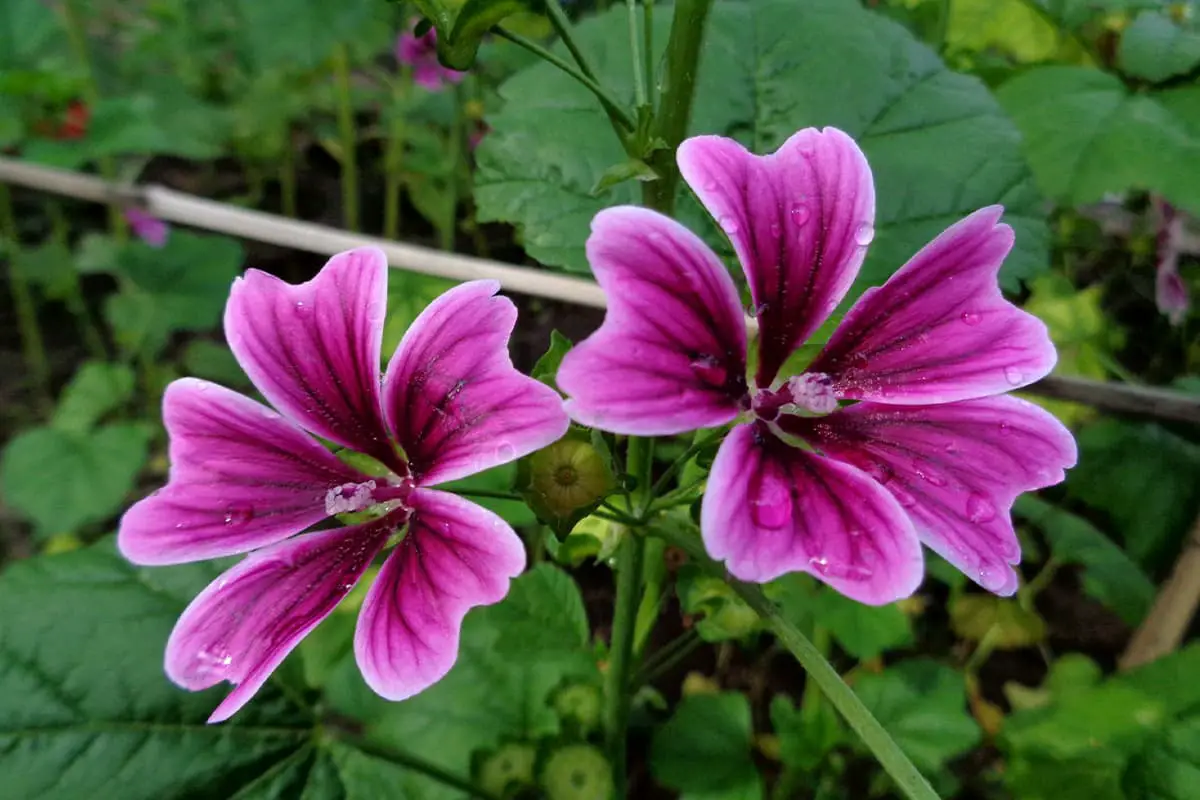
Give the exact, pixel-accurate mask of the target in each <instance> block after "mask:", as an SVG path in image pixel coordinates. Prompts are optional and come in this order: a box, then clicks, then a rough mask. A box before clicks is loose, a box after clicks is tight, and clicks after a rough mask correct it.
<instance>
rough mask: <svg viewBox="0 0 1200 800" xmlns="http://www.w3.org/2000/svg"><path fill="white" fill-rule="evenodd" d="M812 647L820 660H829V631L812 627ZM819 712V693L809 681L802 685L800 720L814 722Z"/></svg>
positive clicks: (818, 626)
mask: <svg viewBox="0 0 1200 800" xmlns="http://www.w3.org/2000/svg"><path fill="white" fill-rule="evenodd" d="M812 643H813V647H815V648H817V652H819V653H820V654H821V657H822V658H829V648H830V646H831V645H832V637H831V636H830V634H829V629H828V628H826V627H824V626H821V625H814V626H813V632H812ZM820 711H821V692H820V689H819V687H818V686H817V684H816V681H809V682H807V683H806V684H805V685H804V695H803V697H802V698H801V699H800V718H801V719H803V720H804V721H805V722H808V723H813V722H816V719H817V714H819V713H820Z"/></svg>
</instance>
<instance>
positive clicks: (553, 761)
mask: <svg viewBox="0 0 1200 800" xmlns="http://www.w3.org/2000/svg"><path fill="white" fill-rule="evenodd" d="M541 785H542V788H543V789H544V790H545V791H546V798H547V800H609V798H610V797H612V795H613V778H612V765H610V764H609V763H608V759H607V758H605V757H604V754H603V753H601V752H600V751H599V750H597V749H596V748H595V747H592V746H591V745H590V744H572V745H567V746H566V747H561V748H559V749H558V750H555V751H554V752H553V753H551V754H550V756H549V758H547V759H546V763H545V765H544V766H543V767H542V779H541Z"/></svg>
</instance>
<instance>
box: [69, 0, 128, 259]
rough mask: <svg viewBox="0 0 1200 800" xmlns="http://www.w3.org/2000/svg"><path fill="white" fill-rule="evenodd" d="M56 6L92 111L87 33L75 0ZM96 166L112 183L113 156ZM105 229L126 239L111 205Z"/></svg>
mask: <svg viewBox="0 0 1200 800" xmlns="http://www.w3.org/2000/svg"><path fill="white" fill-rule="evenodd" d="M59 7H60V8H61V9H62V18H63V26H64V27H65V28H66V29H67V39H68V40H70V43H71V52H72V53H73V54H74V55H75V60H76V61H78V62H79V68H80V69H81V70H83V77H84V81H83V95H84V101H85V102H86V103H87V104H88V107H89V108H90V109H91V110H92V111H93V112H94V111H95V108H96V104H97V103H98V102H99V101H100V87H99V86H98V85H97V84H96V73H95V71H94V70H93V69H92V59H91V56H90V55H88V46H87V32H86V31H85V30H84V26H83V14H82V13H81V10H80V7H79V0H63V3H62V4H61V5H60V6H59ZM97 163H98V164H99V166H100V174H101V176H103V177H104V180H106V181H108V182H109V183H114V182H116V180H117V164H116V162H115V161H114V160H113V157H112V156H101V157H100V158H98V159H97ZM108 227H109V229H110V230H111V231H112V234H113V238H115V239H116V240H117V244H124V243H125V240H126V239H127V238H128V237H129V223H128V221H127V220H126V219H125V216H124V215H123V214H122V213H121V209H120V208H119V207H118V206H117V205H116V204H115V203H109V205H108Z"/></svg>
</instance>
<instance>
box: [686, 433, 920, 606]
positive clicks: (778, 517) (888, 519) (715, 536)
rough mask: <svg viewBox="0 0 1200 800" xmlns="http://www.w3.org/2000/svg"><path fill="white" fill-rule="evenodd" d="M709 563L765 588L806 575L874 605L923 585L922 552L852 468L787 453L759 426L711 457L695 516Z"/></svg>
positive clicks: (902, 520) (893, 510) (896, 512)
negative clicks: (787, 577) (792, 574)
mask: <svg viewBox="0 0 1200 800" xmlns="http://www.w3.org/2000/svg"><path fill="white" fill-rule="evenodd" d="M700 528H701V531H702V532H703V535H704V544H705V547H706V548H707V549H708V552H709V555H711V556H712V557H713V558H716V559H719V560H722V561H724V562H725V565H726V567H727V568H728V569H729V571H730V572H731V573H732V574H733V575H734V576H736V577H738V578H741V579H742V580H746V581H754V582H756V583H764V582H766V581H770V580H774V579H775V578H778V577H779V576H780V575H783V574H785V573H788V572H807V573H810V574H811V575H813V576H814V577H816V578H819V579H820V580H822V581H824V582H825V583H828V584H829V585H830V586H832V587H833V588H834V589H837V590H838V591H839V592H841V593H842V594H844V595H846V596H847V597H850V598H853V599H855V600H858V601H860V602H863V603H869V604H871V605H880V604H883V603H890V602H892V601H894V600H898V599H900V598H902V597H907V596H909V595H910V594H912V593H913V592H914V591H915V590H916V588H917V586H919V585H920V583H921V578H922V574H923V559H922V556H921V544H920V541H919V540H918V539H917V535H916V532H915V531H914V530H913V525H912V522H911V521H910V520H909V518H908V517H907V515H905V513H904V509H902V508H901V507H900V504H899V503H897V502H896V500H895V499H893V498H892V496H891V495H889V494H888V493H887V492H885V491H883V490H882V489H881V488H880V487H879V485H878V484H876V483H875V482H874V481H872V480H871V479H870V478H868V477H867V476H866V475H864V474H863V473H861V472H859V471H858V470H857V469H855V468H853V467H850V466H847V465H846V464H842V463H839V462H837V461H834V460H832V459H828V458H823V457H821V456H818V455H815V454H813V453H810V452H808V451H806V450H801V449H800V448H797V447H793V446H791V445H789V444H786V443H785V442H783V441H781V440H780V439H778V438H777V437H776V436H775V434H773V433H771V432H770V431H769V430H767V428H766V427H765V426H764V425H762V424H761V423H757V424H751V425H739V426H738V427H736V428H734V429H733V431H731V432H730V434H729V436H727V437H726V439H725V441H724V442H722V443H721V449H720V450H719V451H717V457H716V460H715V461H714V462H713V467H712V472H711V473H710V474H709V476H708V489H707V491H706V493H705V495H704V504H703V507H702V509H701V517H700Z"/></svg>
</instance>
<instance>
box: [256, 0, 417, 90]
mask: <svg viewBox="0 0 1200 800" xmlns="http://www.w3.org/2000/svg"><path fill="white" fill-rule="evenodd" d="M233 5H234V7H235V13H236V14H237V16H238V22H239V25H238V26H237V34H238V39H237V41H238V44H239V45H240V47H239V50H240V55H241V57H242V58H243V59H244V60H245V62H246V66H247V67H248V71H249V72H251V73H254V72H262V71H264V70H267V69H275V68H282V69H286V70H288V71H291V72H295V71H306V70H312V69H314V68H316V67H319V66H320V64H321V62H323V61H325V60H326V59H328V58H329V57H330V54H331V53H332V52H333V48H334V47H335V46H336V45H338V44H339V43H342V42H345V43H348V44H350V45H358V46H359V47H361V48H362V49H365V50H367V51H368V52H370V53H371V54H372V55H373V54H375V53H377V52H378V51H379V50H380V49H383V48H386V46H387V44H388V43H389V42H390V40H391V38H392V37H394V36H395V31H394V30H393V29H391V27H390V25H389V18H390V16H391V15H390V14H389V9H388V7H387V4H386V3H380V2H374V0H339V2H336V3H299V4H297V3H292V2H288V0H236V2H235V3H234V4H233Z"/></svg>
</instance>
